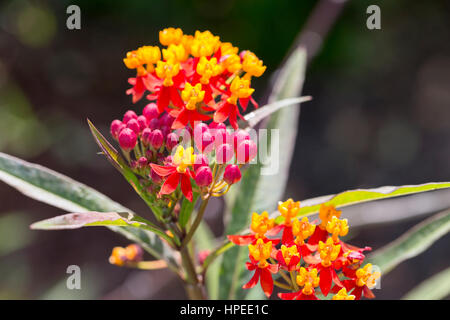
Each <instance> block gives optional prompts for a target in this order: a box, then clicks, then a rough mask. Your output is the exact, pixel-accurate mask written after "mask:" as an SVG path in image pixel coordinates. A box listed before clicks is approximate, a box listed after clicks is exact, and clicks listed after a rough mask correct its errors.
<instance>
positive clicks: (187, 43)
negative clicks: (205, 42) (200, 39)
mask: <svg viewBox="0 0 450 320" xmlns="http://www.w3.org/2000/svg"><path fill="white" fill-rule="evenodd" d="M193 41H194V36H191V35H190V34H184V35H183V37H182V38H181V44H182V45H183V47H184V49H185V50H186V53H187V54H190V53H191V48H192V42H193Z"/></svg>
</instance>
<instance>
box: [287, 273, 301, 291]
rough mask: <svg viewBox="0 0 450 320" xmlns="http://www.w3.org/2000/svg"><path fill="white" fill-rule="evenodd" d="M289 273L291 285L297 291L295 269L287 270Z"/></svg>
mask: <svg viewBox="0 0 450 320" xmlns="http://www.w3.org/2000/svg"><path fill="white" fill-rule="evenodd" d="M289 274H290V275H291V281H292V286H293V287H294V290H295V291H298V290H299V288H298V285H297V279H296V272H295V271H291V272H289Z"/></svg>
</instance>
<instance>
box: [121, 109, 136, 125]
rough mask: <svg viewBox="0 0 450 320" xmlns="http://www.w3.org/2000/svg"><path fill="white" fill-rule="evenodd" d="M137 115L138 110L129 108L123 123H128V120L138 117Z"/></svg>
mask: <svg viewBox="0 0 450 320" xmlns="http://www.w3.org/2000/svg"><path fill="white" fill-rule="evenodd" d="M137 117H138V116H137V114H136V112H134V111H133V110H128V111H127V112H125V114H124V115H123V123H125V124H127V123H128V121H130V120H131V119H137Z"/></svg>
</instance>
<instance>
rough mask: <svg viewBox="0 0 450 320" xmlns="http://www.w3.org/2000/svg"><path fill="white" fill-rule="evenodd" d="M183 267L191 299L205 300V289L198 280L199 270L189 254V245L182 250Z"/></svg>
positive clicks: (187, 290) (186, 287) (187, 291)
mask: <svg viewBox="0 0 450 320" xmlns="http://www.w3.org/2000/svg"><path fill="white" fill-rule="evenodd" d="M180 254H181V260H182V263H183V267H184V269H185V271H186V279H185V285H184V286H185V290H186V294H187V295H188V297H189V299H191V300H205V299H206V295H205V290H204V287H203V285H202V284H201V283H200V282H199V281H198V276H197V272H196V271H195V266H194V263H193V261H192V259H191V256H190V255H189V249H188V248H187V247H184V248H181V251H180Z"/></svg>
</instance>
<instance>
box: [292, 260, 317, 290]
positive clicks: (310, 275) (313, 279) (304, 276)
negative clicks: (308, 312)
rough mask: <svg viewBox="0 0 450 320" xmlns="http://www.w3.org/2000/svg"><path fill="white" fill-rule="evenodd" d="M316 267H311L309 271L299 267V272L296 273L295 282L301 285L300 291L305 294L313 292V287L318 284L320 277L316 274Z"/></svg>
mask: <svg viewBox="0 0 450 320" xmlns="http://www.w3.org/2000/svg"><path fill="white" fill-rule="evenodd" d="M317 274H318V272H317V269H316V268H313V269H311V270H310V271H308V270H306V269H305V268H303V267H301V268H300V272H299V274H298V275H297V279H296V280H297V284H298V285H299V286H300V287H303V289H302V292H303V294H305V295H310V294H312V293H314V288H316V287H318V286H319V282H320V277H319V276H318V275H317Z"/></svg>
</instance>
